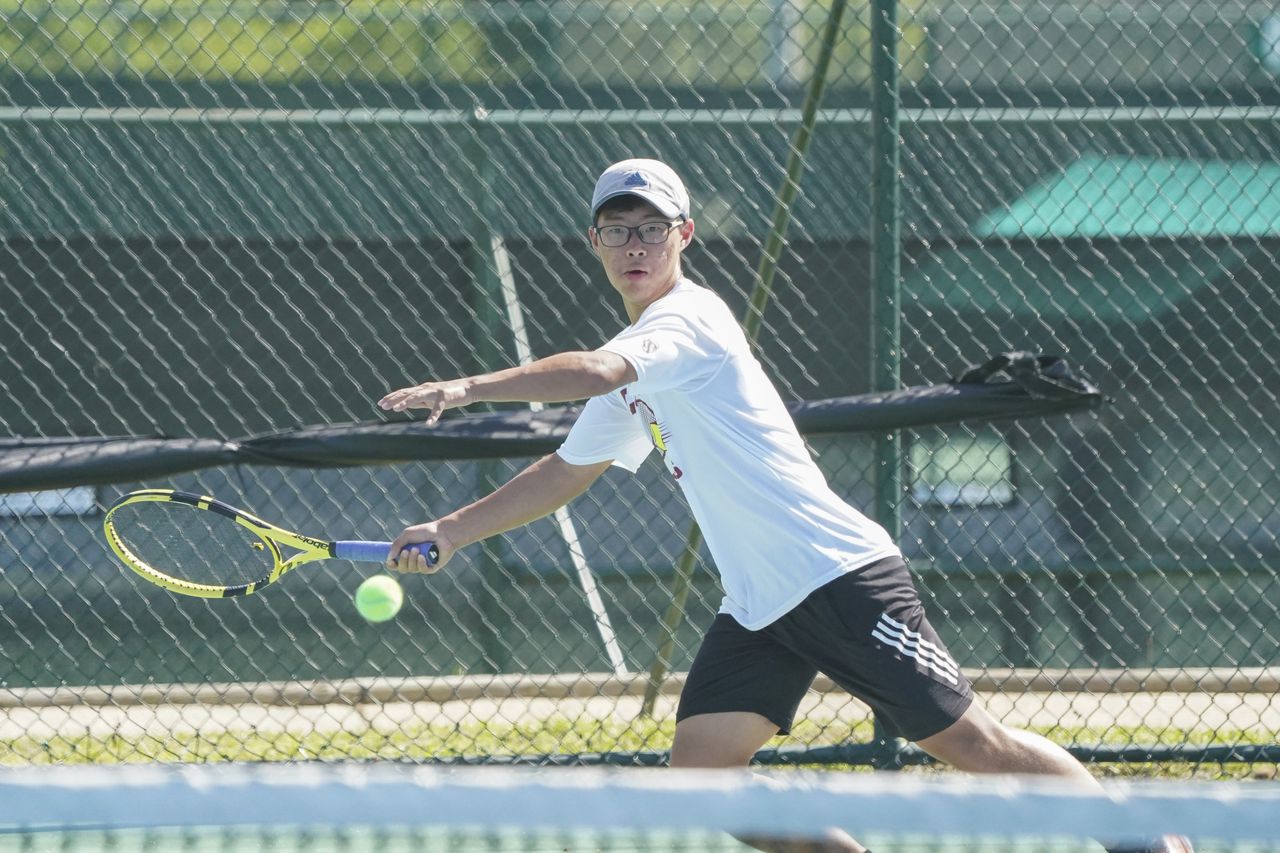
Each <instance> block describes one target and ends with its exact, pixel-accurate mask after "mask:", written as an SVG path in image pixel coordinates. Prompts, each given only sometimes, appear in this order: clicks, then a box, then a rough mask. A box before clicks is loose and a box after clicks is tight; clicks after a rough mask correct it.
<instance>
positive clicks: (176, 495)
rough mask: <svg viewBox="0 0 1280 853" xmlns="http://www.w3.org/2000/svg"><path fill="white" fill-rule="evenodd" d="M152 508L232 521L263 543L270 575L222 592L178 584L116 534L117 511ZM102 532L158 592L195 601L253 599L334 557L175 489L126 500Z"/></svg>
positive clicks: (313, 542) (319, 542)
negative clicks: (168, 506)
mask: <svg viewBox="0 0 1280 853" xmlns="http://www.w3.org/2000/svg"><path fill="white" fill-rule="evenodd" d="M152 502H157V503H176V504H181V505H183V506H187V507H190V508H192V509H195V510H206V511H208V512H216V513H217V514H219V515H222V516H226V517H227V518H230V519H231V520H232V521H234V522H235V523H236V524H239V525H240V526H241V527H243V528H245V529H246V530H248V531H249V532H251V533H253V534H254V535H256V536H257V537H258V538H259V539H261V540H262V546H263V548H264V549H265V550H266V551H267V552H268V553H270V554H271V561H272V564H273V565H272V569H271V571H270V572H269V573H267V574H266V575H264V576H263V577H260V578H258V579H257V580H255V581H250V582H249V583H242V584H233V585H231V586H220V585H217V584H204V583H195V582H194V581H188V580H183V579H182V578H175V577H173V576H172V575H168V574H165V573H164V572H162V571H161V570H160V569H157V568H156V567H155V566H152V565H150V564H148V563H146V562H145V561H143V560H142V559H141V558H140V557H138V555H137V554H134V553H133V552H132V551H130V550H129V547H128V546H127V545H126V544H125V543H124V540H123V539H122V538H121V537H120V534H119V533H118V532H117V531H116V526H115V520H114V516H115V512H116V510H118V509H119V508H120V507H122V506H128V505H130V504H139V503H152ZM102 529H103V532H104V533H106V536H107V543H108V544H109V545H110V546H111V550H112V551H115V553H116V556H117V557H119V558H120V561H121V562H122V563H124V564H125V565H126V566H128V567H129V568H130V569H133V571H135V572H137V573H138V574H139V575H141V576H142V577H143V578H144V579H146V580H148V581H150V582H151V583H153V584H155V585H156V586H161V587H164V588H165V589H167V590H169V591H170V592H176V593H178V594H179V595H191V596H195V597H197V598H230V597H233V596H240V595H252V594H253V593H255V592H257V591H258V590H260V589H262V588H263V587H264V586H267V585H268V584H272V583H275V582H276V581H277V580H279V579H280V578H281V577H283V576H284V575H285V574H287V573H289V572H291V571H293V570H294V569H296V568H298V566H301V565H303V564H304V563H311V562H314V561H316V560H324V559H328V558H329V557H332V556H333V543H332V542H328V541H326V540H323V539H313V538H311V537H310V536H302V535H300V534H298V533H293V532H291V531H288V530H285V529H284V528H283V527H277V526H276V525H274V524H271V523H270V522H267V521H263V520H262V519H260V518H258V517H257V516H255V515H251V514H250V513H247V512H245V511H244V510H242V509H237V508H236V507H233V506H231V505H230V504H226V503H223V502H222V501H220V500H218V499H216V498H212V497H209V496H208V495H197V494H192V493H190V492H179V491H176V490H174V489H142V490H140V491H136V492H130V493H129V494H127V495H123V496H122V497H120V499H118V500H117V501H116V502H115V503H113V504H112V505H111V507H110V508H109V509H108V510H107V514H106V516H105V517H104V518H103V519H102ZM281 546H285V547H288V548H292V549H294V550H296V551H298V553H296V554H294V555H293V556H291V557H289V558H288V559H285V556H284V552H283V551H282V550H281Z"/></svg>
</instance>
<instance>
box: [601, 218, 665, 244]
mask: <svg viewBox="0 0 1280 853" xmlns="http://www.w3.org/2000/svg"><path fill="white" fill-rule="evenodd" d="M680 224H681V223H679V222H644V223H641V224H640V225H636V226H634V227H633V226H631V225H605V226H603V227H600V228H595V229H594V230H595V232H596V236H597V237H599V238H600V244H601V245H603V246H608V247H609V248H610V249H616V248H618V247H619V246H625V245H627V244H628V243H630V242H631V232H632V231H634V232H635V233H637V234H639V235H640V242H641V243H648V244H650V245H657V244H659V243H665V242H667V235H668V234H670V233H671V229H672V228H678V227H680Z"/></svg>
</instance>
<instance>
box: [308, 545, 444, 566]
mask: <svg viewBox="0 0 1280 853" xmlns="http://www.w3.org/2000/svg"><path fill="white" fill-rule="evenodd" d="M409 548H418V549H419V550H421V551H422V553H423V554H424V555H425V556H426V558H427V565H428V566H434V565H435V564H436V563H437V562H439V561H440V551H439V550H438V549H437V548H436V543H434V542H420V543H415V544H413V545H407V546H405V550H406V551H407V550H408V549H409ZM390 553H391V543H390V542H365V541H363V540H360V539H346V540H343V541H340V542H334V543H333V556H335V557H337V558H338V559H339V560H351V561H352V562H355V563H385V562H386V561H387V556H388V555H389V554H390Z"/></svg>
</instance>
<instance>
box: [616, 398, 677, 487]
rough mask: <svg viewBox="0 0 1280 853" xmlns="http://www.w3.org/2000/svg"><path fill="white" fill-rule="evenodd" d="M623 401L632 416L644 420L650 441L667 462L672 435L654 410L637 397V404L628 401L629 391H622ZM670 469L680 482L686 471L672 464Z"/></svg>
mask: <svg viewBox="0 0 1280 853" xmlns="http://www.w3.org/2000/svg"><path fill="white" fill-rule="evenodd" d="M622 399H623V401H624V402H626V403H627V408H628V409H630V411H631V414H633V415H638V416H639V417H641V418H643V419H644V423H645V426H646V427H647V429H648V433H649V441H651V442H653V446H654V447H656V448H657V449H658V452H659V453H661V454H662V460H663V462H666V460H667V442H668V441H670V440H671V433H669V432H667V431H666V430H664V429H663V428H662V424H660V423H659V422H658V416H657V414H656V413H654V411H653V408H652V407H651V406H650V405H649V404H648V403H646V402H645V401H644V400H642V399H640V398H639V397H637V398H636V399H635V402H630V401H628V400H627V389H626V388H623V389H622ZM668 467H669V468H670V470H671V476H673V477H675V478H676V479H677V480H679V479H680V478H681V477H683V476H684V471H682V470H680V466H678V465H676V464H674V463H672V464H669V465H668Z"/></svg>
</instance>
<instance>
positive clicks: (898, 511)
mask: <svg viewBox="0 0 1280 853" xmlns="http://www.w3.org/2000/svg"><path fill="white" fill-rule="evenodd" d="M898 107H899V102H898V3H897V0H872V3H871V229H870V234H869V238H870V248H871V281H872V302H871V323H872V335H871V339H872V341H873V346H874V350H873V353H872V359H871V363H872V373H873V375H872V381H873V384H874V387H875V389H876V390H878V391H892V390H895V389H897V388H898V387H899V386H900V385H901V368H902V347H901V343H902V341H901V339H902V320H901V310H900V309H901V302H902V292H901V276H900V275H899V271H900V266H901V250H902V240H901V229H902V203H901V188H900V176H899V170H898V144H899V136H898ZM875 447H876V450H875V456H876V458H875V469H874V470H875V516H876V520H877V521H879V522H880V523H881V524H882V525H884V527H885V528H886V529H887V530H888V531H889V535H890V536H892V537H893V538H894V539H899V538H900V537H901V535H902V436H901V434H900V433H898V432H892V433H887V434H885V435H882V436H878V437H877V439H876V445H875ZM875 737H876V742H877V743H878V744H881V745H883V748H884V753H883V755H884V760H883V762H882V766H885V767H894V766H896V765H897V764H898V761H897V756H898V754H899V753H900V752H901V750H902V748H903V747H904V746H905V744H904V743H903V741H901V740H900V739H898V738H894V737H890V736H889V735H888V733H887V732H886V731H885V730H884V728H883V727H882V725H881V723H880V720H879V718H876V722H875Z"/></svg>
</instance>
